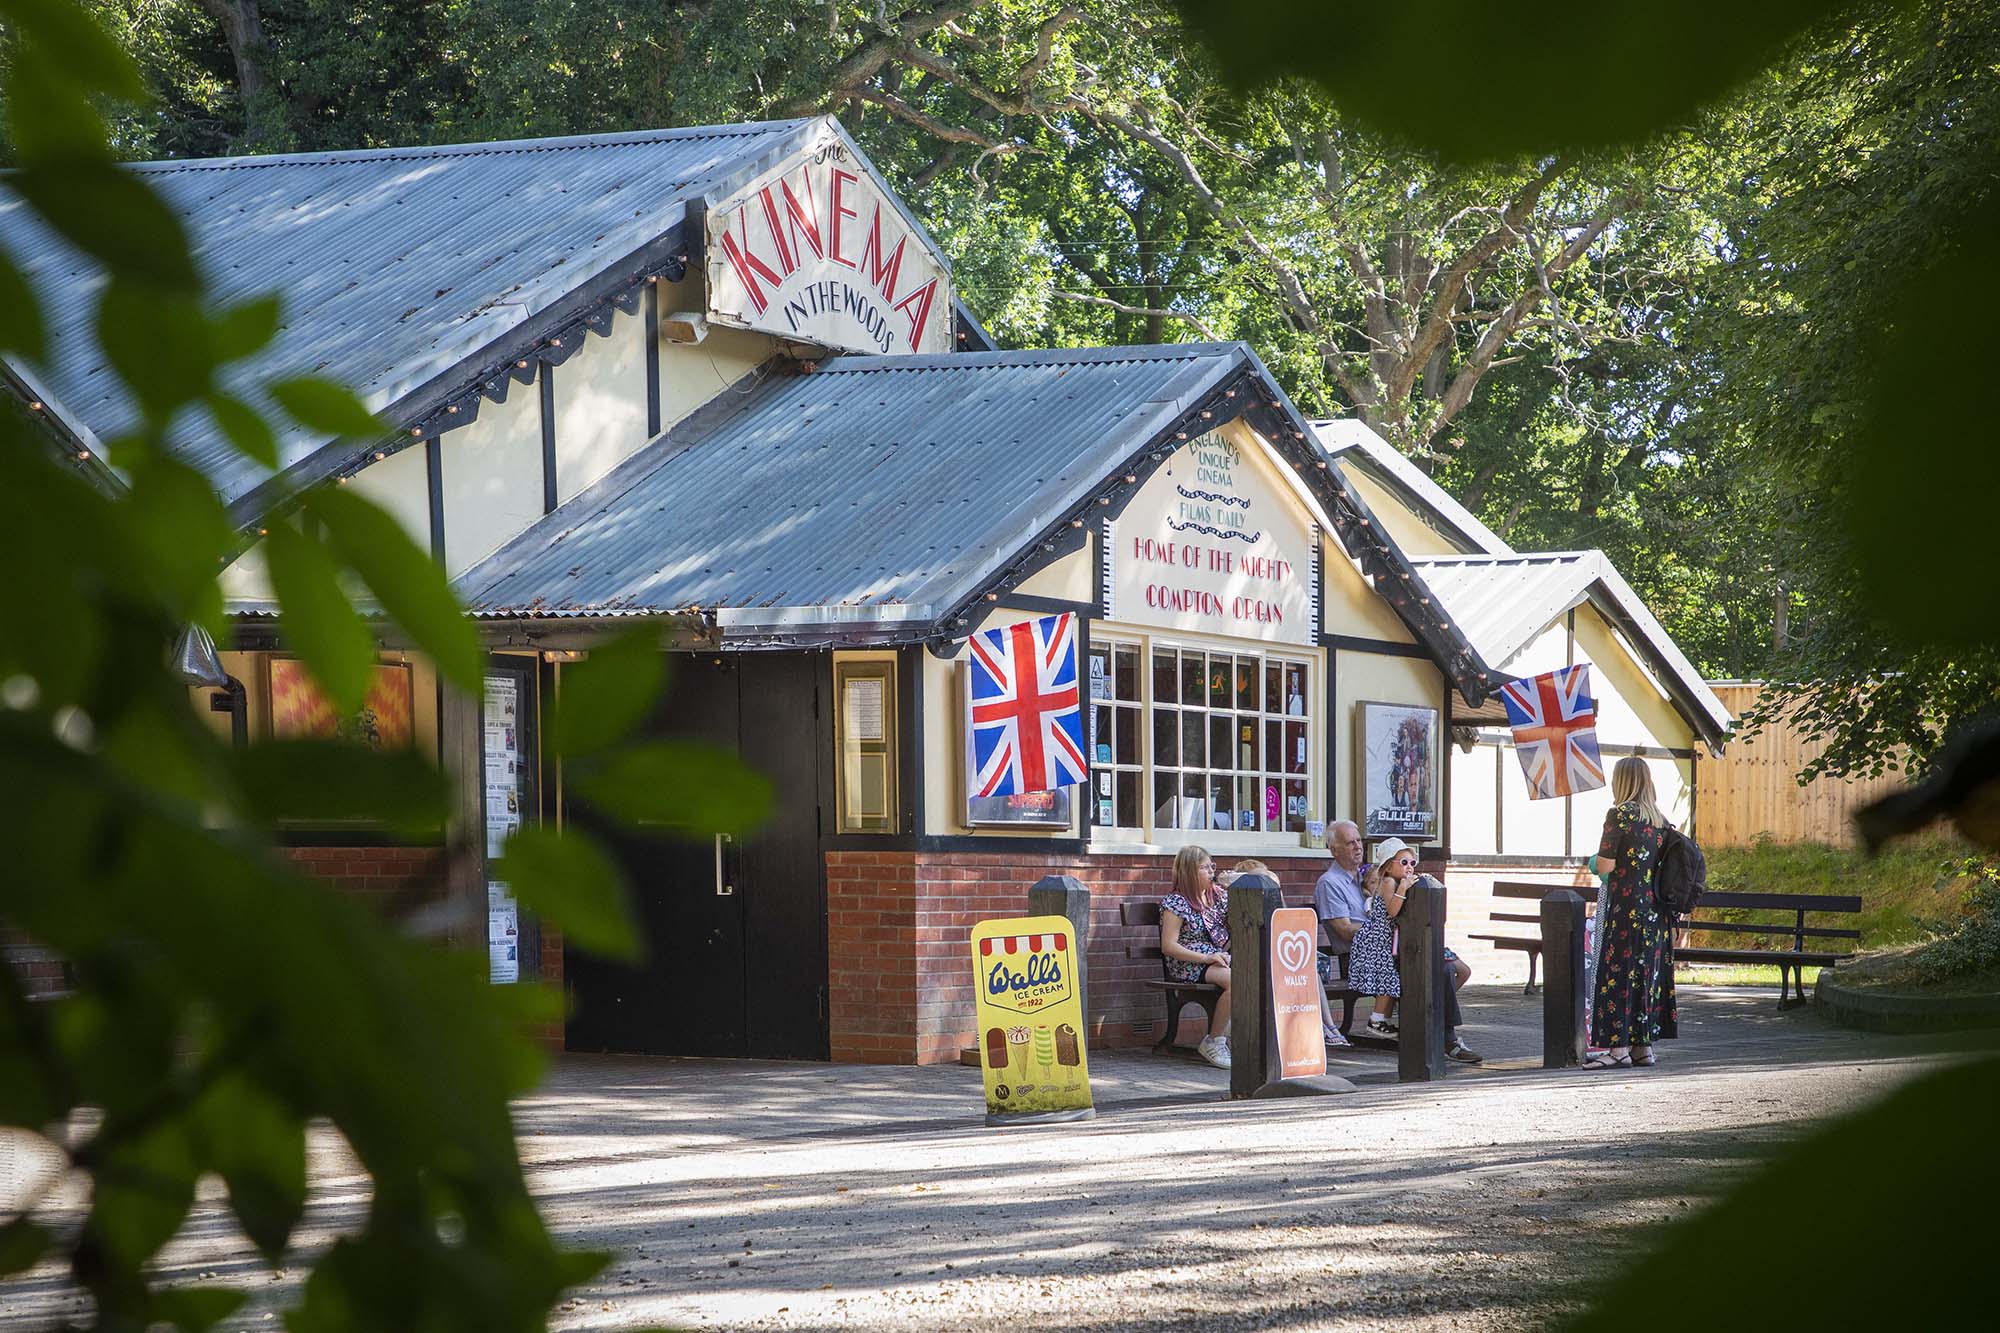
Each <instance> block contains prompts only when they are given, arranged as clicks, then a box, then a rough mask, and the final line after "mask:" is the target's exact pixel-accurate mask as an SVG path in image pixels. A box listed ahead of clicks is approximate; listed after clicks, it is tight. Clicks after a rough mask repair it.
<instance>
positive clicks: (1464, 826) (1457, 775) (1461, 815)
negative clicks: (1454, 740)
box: [1445, 737, 1515, 856]
mask: <svg viewBox="0 0 2000 1333" xmlns="http://www.w3.org/2000/svg"><path fill="white" fill-rule="evenodd" d="M1446 739H1447V744H1446V747H1445V749H1446V753H1447V754H1448V755H1449V758H1450V763H1451V851H1452V855H1453V856H1466V855H1475V854H1478V853H1482V852H1484V853H1492V852H1495V851H1498V850H1499V844H1498V843H1497V842H1495V841H1494V835H1495V834H1496V833H1497V832H1498V831H1499V826H1498V817H1499V816H1498V811H1497V809H1496V807H1495V806H1494V804H1493V800H1494V795H1495V793H1496V792H1498V791H1499V789H1500V788H1499V784H1500V783H1501V782H1504V781H1506V779H1507V774H1506V771H1505V770H1504V769H1499V770H1496V769H1495V767H1494V764H1493V757H1494V755H1495V754H1496V753H1498V752H1499V747H1498V746H1493V745H1475V746H1473V747H1472V753H1471V754H1467V753H1466V752H1465V751H1463V750H1461V749H1459V748H1458V747H1457V746H1456V745H1451V744H1449V738H1448V737H1447V738H1446ZM1500 758H1501V759H1503V760H1505V761H1506V762H1507V763H1510V764H1512V763H1514V762H1515V760H1514V756H1513V755H1511V754H1501V755H1500Z"/></svg>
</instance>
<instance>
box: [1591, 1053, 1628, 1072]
mask: <svg viewBox="0 0 2000 1333" xmlns="http://www.w3.org/2000/svg"><path fill="white" fill-rule="evenodd" d="M1631 1064H1632V1057H1631V1056H1629V1055H1611V1054H1609V1053H1606V1054H1604V1055H1593V1056H1591V1057H1590V1058H1589V1059H1588V1060H1585V1061H1584V1062H1583V1067H1584V1068H1585V1069H1617V1068H1619V1067H1620V1066H1624V1067H1627V1068H1629V1067H1630V1066H1631Z"/></svg>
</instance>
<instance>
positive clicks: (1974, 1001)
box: [1813, 967, 2000, 1033]
mask: <svg viewBox="0 0 2000 1333" xmlns="http://www.w3.org/2000/svg"><path fill="white" fill-rule="evenodd" d="M1813 1007H1814V1008H1815V1009H1816V1010H1818V1011H1819V1013H1821V1014H1822V1015H1824V1016H1825V1017H1827V1018H1828V1019H1831V1020H1832V1021H1833V1022H1835V1023H1838V1024H1840V1025H1841V1026H1842V1027H1848V1028H1854V1029H1856V1030H1857V1031H1861V1032H1889V1033H1921V1032H1967V1031H1972V1030H1975V1029H1980V1028H2000V994H1993V993H1987V994H1975V995H1916V994H1911V993H1909V992H1907V991H1896V990H1891V989H1888V988H1885V987H1864V986H1851V985H1844V984H1842V981H1841V978H1840V975H1839V973H1837V972H1836V971H1835V970H1834V969H1833V968H1830V967H1829V968H1825V969H1823V970H1822V971H1821V972H1820V974H1819V981H1818V982H1817V983H1816V984H1815V985H1814V986H1813Z"/></svg>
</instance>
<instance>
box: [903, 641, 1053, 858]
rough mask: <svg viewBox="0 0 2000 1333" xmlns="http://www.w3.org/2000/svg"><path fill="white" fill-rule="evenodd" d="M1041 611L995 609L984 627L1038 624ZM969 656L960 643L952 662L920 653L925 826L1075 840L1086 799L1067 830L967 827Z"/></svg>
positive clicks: (948, 831) (997, 836)
mask: <svg viewBox="0 0 2000 1333" xmlns="http://www.w3.org/2000/svg"><path fill="white" fill-rule="evenodd" d="M1039 614H1041V613H1039V612H1034V611H1014V610H1010V609H1008V608H1007V607H1004V606H1002V607H997V608H995V610H994V612H993V614H992V615H991V616H988V617H987V619H986V621H985V622H984V623H983V624H982V625H981V626H980V628H981V629H999V628H1001V627H1002V626H1006V625H1015V624H1019V623H1020V622H1021V621H1023V620H1033V619H1035V618H1036V617H1037V615H1039ZM967 655H968V650H967V649H966V648H965V647H964V646H963V645H961V646H960V647H959V650H958V653H957V655H956V656H955V657H954V658H952V660H951V661H945V660H943V659H941V658H939V657H938V656H936V655H935V654H933V653H930V652H925V653H923V654H921V660H922V661H923V664H924V667H923V671H924V675H923V700H924V704H923V714H924V737H923V754H924V828H923V831H924V832H925V833H929V834H940V835H946V836H955V835H963V834H974V835H977V836H978V837H982V838H992V839H994V840H995V841H996V842H998V841H1004V840H1006V839H1008V838H1049V837H1072V838H1073V837H1076V836H1078V835H1077V826H1078V821H1079V820H1080V819H1081V818H1082V812H1081V801H1080V800H1079V802H1078V811H1077V814H1076V815H1075V816H1074V817H1072V818H1071V820H1070V826H1069V828H1068V829H1067V830H1063V829H1046V828H1031V829H1009V828H977V829H975V828H970V827H968V826H967V825H966V823H965V777H964V769H965V758H964V754H965V732H964V722H963V720H962V718H961V716H960V714H961V713H962V711H963V710H964V707H965V704H964V694H963V690H964V688H965V687H964V686H963V685H962V684H960V682H959V670H960V668H959V665H958V664H959V663H961V662H963V661H964V660H965V659H966V657H967Z"/></svg>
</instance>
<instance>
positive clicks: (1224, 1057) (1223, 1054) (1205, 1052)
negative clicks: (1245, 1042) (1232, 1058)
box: [1194, 1037, 1229, 1069]
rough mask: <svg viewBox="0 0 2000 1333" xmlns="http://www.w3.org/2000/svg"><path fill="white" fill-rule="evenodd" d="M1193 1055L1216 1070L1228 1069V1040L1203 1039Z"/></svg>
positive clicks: (1225, 1038)
mask: <svg viewBox="0 0 2000 1333" xmlns="http://www.w3.org/2000/svg"><path fill="white" fill-rule="evenodd" d="M1194 1053H1195V1054H1196V1055H1199V1056H1200V1057H1201V1058H1202V1059H1204V1060H1206V1061H1208V1062H1209V1063H1210V1064H1212V1065H1214V1066H1215V1067H1216V1068H1217V1069H1227V1068H1229V1038H1227V1037H1203V1038H1202V1039H1201V1044H1200V1045H1198V1046H1196V1047H1195V1048H1194Z"/></svg>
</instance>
